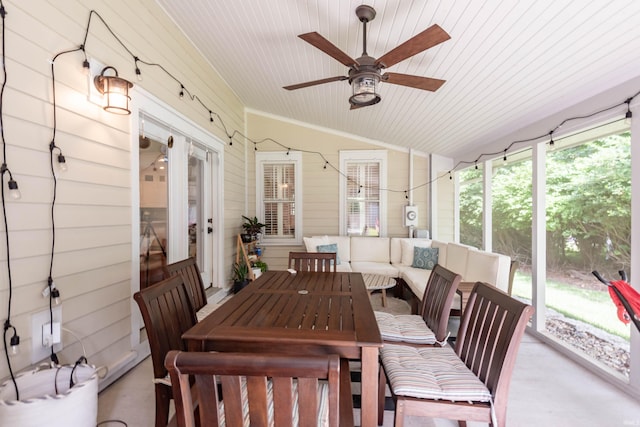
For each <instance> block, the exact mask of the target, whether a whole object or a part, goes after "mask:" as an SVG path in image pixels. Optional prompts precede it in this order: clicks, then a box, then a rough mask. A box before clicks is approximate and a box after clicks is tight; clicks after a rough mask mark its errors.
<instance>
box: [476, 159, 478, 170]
mask: <svg viewBox="0 0 640 427" xmlns="http://www.w3.org/2000/svg"><path fill="white" fill-rule="evenodd" d="M476 170H478V161H477V160H476Z"/></svg>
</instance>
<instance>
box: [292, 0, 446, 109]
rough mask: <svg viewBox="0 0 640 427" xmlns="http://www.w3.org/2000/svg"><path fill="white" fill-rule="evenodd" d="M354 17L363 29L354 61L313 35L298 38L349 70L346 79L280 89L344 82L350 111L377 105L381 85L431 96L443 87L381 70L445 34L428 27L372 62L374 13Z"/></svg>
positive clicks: (363, 8) (364, 9)
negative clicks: (347, 86) (350, 91)
mask: <svg viewBox="0 0 640 427" xmlns="http://www.w3.org/2000/svg"><path fill="white" fill-rule="evenodd" d="M356 16H357V17H358V19H359V20H360V22H362V26H363V37H362V46H363V47H362V50H363V52H362V56H360V57H359V58H357V59H352V58H351V57H350V56H349V55H347V54H346V53H344V52H343V51H341V50H340V49H339V48H337V47H336V46H335V45H334V44H332V43H331V42H330V41H329V40H327V39H325V38H324V37H322V36H321V35H320V34H318V33H317V32H311V33H305V34H300V35H299V36H298V37H300V38H301V39H302V40H304V41H306V42H307V43H309V44H311V45H313V46H315V47H316V48H318V49H320V50H321V51H323V52H324V53H326V54H327V55H329V56H331V57H332V58H334V59H336V60H337V61H339V62H340V63H342V64H344V65H346V66H347V67H349V73H348V74H349V75H348V76H336V77H329V78H326V79H320V80H313V81H310V82H305V83H298V84H295V85H290V86H284V89H287V90H295V89H301V88H304V87H309V86H315V85H319V84H324V83H331V82H336V81H342V80H348V81H349V84H350V85H351V86H352V88H353V95H352V96H351V97H350V98H349V103H350V104H351V109H354V108H361V107H366V106H369V105H374V104H377V103H378V102H380V100H381V98H380V95H378V93H377V92H376V87H377V85H378V83H379V82H381V81H383V82H386V83H392V84H396V85H402V86H408V87H412V88H416V89H422V90H428V91H432V92H434V91H436V90H438V89H439V88H440V86H442V85H443V84H444V82H445V81H444V80H439V79H432V78H429V77H420V76H413V75H409V74H400V73H384V74H382V69H384V68H388V67H391V66H392V65H395V64H397V63H398V62H400V61H403V60H405V59H407V58H409V57H411V56H413V55H416V54H418V53H420V52H422V51H424V50H427V49H429V48H431V47H433V46H436V45H438V44H440V43H442V42H444V41H446V40H449V39H450V38H451V37H450V36H449V34H447V32H446V31H444V30H443V29H442V28H440V26H438V25H437V24H435V25H432V26H431V27H429V28H427V29H426V30H424V31H423V32H421V33H420V34H417V35H415V36H413V37H412V38H410V39H409V40H407V41H405V42H404V43H402V44H400V45H399V46H397V47H395V48H394V49H391V50H390V51H389V52H387V53H385V54H384V55H382V56H381V57H380V58H378V59H376V58H373V57H371V56H369V55H367V22H371V21H372V20H373V19H374V18H375V16H376V11H375V10H374V9H373V8H372V7H371V6H367V5H360V6H358V7H357V8H356Z"/></svg>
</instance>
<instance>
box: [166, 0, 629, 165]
mask: <svg viewBox="0 0 640 427" xmlns="http://www.w3.org/2000/svg"><path fill="white" fill-rule="evenodd" d="M157 1H158V3H159V4H160V5H161V6H162V7H163V8H164V9H165V10H166V12H167V13H168V14H169V15H170V16H171V17H172V18H173V19H174V20H175V22H176V23H177V25H178V26H179V27H180V28H181V29H182V31H184V33H185V34H186V35H187V37H188V38H189V39H190V40H191V41H192V42H193V43H194V44H195V45H196V46H197V48H198V49H199V50H200V51H201V52H202V54H203V55H205V56H206V57H207V58H208V60H209V61H210V63H211V64H212V66H213V67H214V68H215V69H216V70H217V71H218V72H219V73H220V75H221V76H222V77H223V78H224V80H225V81H226V82H227V83H228V84H229V86H230V87H231V88H232V89H233V90H234V91H235V92H236V93H237V95H238V96H239V98H240V99H241V100H242V102H243V103H244V104H245V105H246V107H247V108H250V109H253V110H258V111H261V112H265V113H269V114H273V115H276V116H281V117H285V118H288V119H292V120H296V121H300V122H305V123H310V124H313V125H317V126H321V127H326V128H329V129H334V130H337V131H340V132H346V133H349V134H353V135H357V136H360V137H364V138H367V139H371V140H374V141H380V142H385V143H390V144H395V145H399V146H405V147H411V148H414V149H416V150H419V151H423V152H426V153H436V154H440V155H443V156H447V157H452V158H454V159H461V158H464V157H465V156H466V155H468V154H469V153H470V152H472V151H476V152H477V151H478V149H482V147H484V146H485V145H487V144H489V143H491V142H493V141H496V140H498V139H500V138H504V137H505V136H506V135H510V134H512V133H513V132H515V131H516V130H518V129H522V128H524V127H525V126H527V125H528V124H530V123H532V122H535V121H539V120H544V119H545V118H548V117H551V116H553V114H554V113H557V112H559V111H561V110H563V109H565V108H567V107H569V106H572V105H575V104H578V103H580V102H582V101H584V100H586V99H588V98H590V97H592V96H594V95H596V94H598V93H601V92H603V91H606V90H607V89H609V88H612V87H614V86H618V85H620V84H623V83H625V82H628V81H632V80H633V79H634V78H637V77H638V76H640V27H638V23H639V22H640V1H635V0H608V1H607V0H536V1H525V0H521V1H518V0H473V1H471V0H429V1H427V0H389V1H379V0H376V1H374V0H369V1H366V2H363V1H360V0H269V1H267V0H193V1H188V2H185V1H184V0H157ZM360 4H368V5H370V6H372V7H373V8H374V9H375V10H376V12H377V14H376V17H375V19H374V20H373V21H371V22H370V23H369V24H368V25H367V53H368V54H369V55H370V56H372V57H375V58H378V57H380V56H382V55H383V54H384V53H386V52H388V51H389V50H391V49H392V48H394V47H395V46H397V45H399V44H401V43H403V42H404V41H406V40H408V39H409V38H411V37H412V36H414V35H416V34H418V33H420V32H421V31H423V30H424V29H426V28H428V27H429V26H431V25H433V24H438V25H440V27H442V28H443V29H444V30H445V31H446V32H447V33H448V34H449V35H450V36H451V39H450V40H447V41H445V42H443V43H441V44H438V45H437V46H435V47H433V48H430V49H428V50H426V51H424V52H421V53H418V54H416V55H414V56H412V57H410V58H408V59H406V60H404V61H401V62H399V63H398V64H395V65H393V66H392V67H389V70H388V71H392V72H396V73H405V74H413V75H418V76H424V77H433V78H438V79H443V80H446V83H444V85H443V86H442V87H441V88H440V89H439V90H437V91H436V92H429V91H424V90H419V89H413V88H408V87H404V86H399V85H393V84H389V83H381V85H380V87H379V94H380V96H381V97H382V101H381V102H380V103H379V104H376V105H373V106H369V107H365V108H359V109H355V110H350V108H349V107H350V106H349V102H348V100H349V97H350V96H351V88H350V86H349V84H348V82H347V81H335V82H331V83H326V84H322V85H317V86H311V87H306V88H303V89H298V90H294V91H287V90H285V89H283V86H287V85H291V84H296V83H301V82H306V81H310V80H318V79H323V78H327V77H334V76H346V75H347V72H348V69H347V67H346V66H345V65H343V64H341V63H340V62H338V61H337V60H335V59H333V58H332V57H330V56H329V55H327V54H325V53H323V52H322V51H320V50H319V49H317V48H316V47H314V46H312V45H311V44H309V43H307V42H305V41H304V40H302V39H300V38H299V37H297V36H298V35H299V34H302V33H308V32H313V31H315V32H318V33H319V34H321V35H322V36H323V37H324V38H326V39H327V40H329V41H330V42H331V43H332V44H334V45H335V46H336V47H337V48H338V49H340V50H341V51H343V52H344V53H346V54H347V55H349V56H350V57H351V58H358V57H359V56H360V55H361V54H362V50H363V41H362V24H361V23H360V22H359V20H358V18H357V17H356V15H355V9H356V7H357V6H358V5H360ZM385 71H387V70H385ZM637 90H638V89H636V91H637ZM628 95H629V96H631V95H632V93H629V94H628ZM618 101H624V98H622V99H619V100H618ZM606 106H607V105H604V106H602V107H606ZM558 119H559V118H557V117H555V118H554V120H555V122H553V124H558V123H557V122H558ZM550 125H551V124H550Z"/></svg>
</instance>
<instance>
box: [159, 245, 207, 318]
mask: <svg viewBox="0 0 640 427" xmlns="http://www.w3.org/2000/svg"><path fill="white" fill-rule="evenodd" d="M166 270H167V273H168V275H169V276H173V275H174V274H180V275H181V276H182V278H183V279H184V283H185V285H187V290H188V291H189V296H190V297H191V305H192V306H193V311H195V312H196V313H197V312H198V311H199V310H200V309H201V308H202V307H204V306H205V305H207V294H206V293H205V290H204V283H202V274H200V269H199V268H198V264H197V262H196V259H195V258H194V257H190V258H187V259H183V260H182V261H177V262H174V263H171V264H168V265H167V266H166Z"/></svg>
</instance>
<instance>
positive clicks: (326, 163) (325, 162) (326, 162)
mask: <svg viewBox="0 0 640 427" xmlns="http://www.w3.org/2000/svg"><path fill="white" fill-rule="evenodd" d="M328 164H329V161H327V160H325V161H324V166H323V167H322V169H327V165H328Z"/></svg>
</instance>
